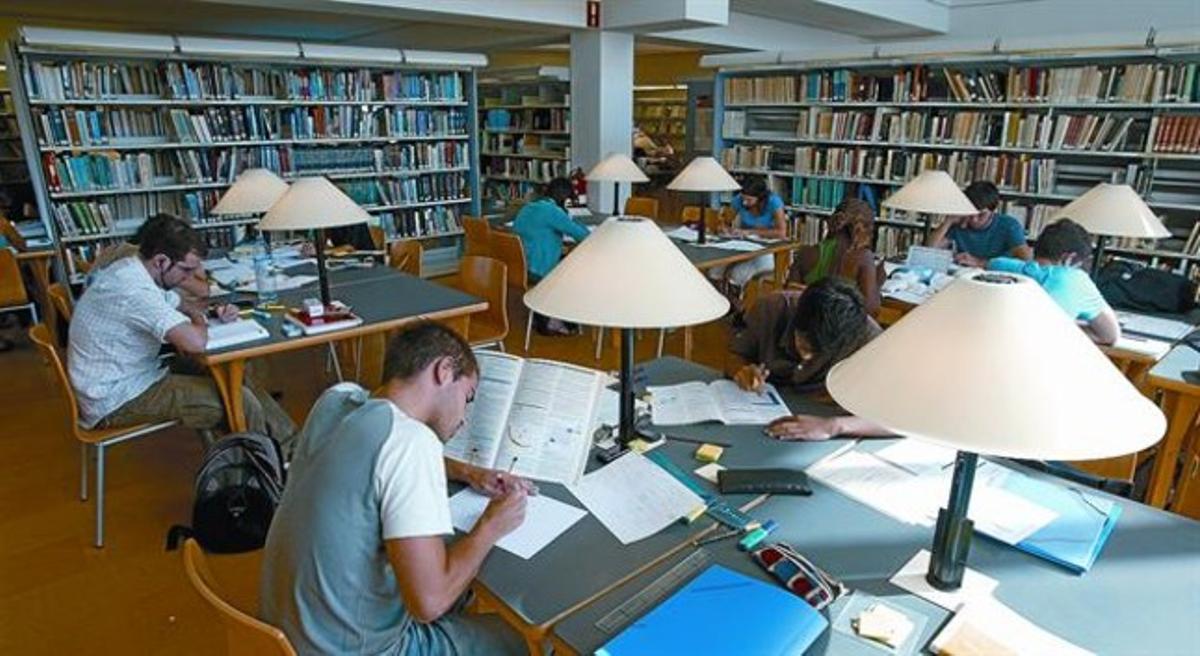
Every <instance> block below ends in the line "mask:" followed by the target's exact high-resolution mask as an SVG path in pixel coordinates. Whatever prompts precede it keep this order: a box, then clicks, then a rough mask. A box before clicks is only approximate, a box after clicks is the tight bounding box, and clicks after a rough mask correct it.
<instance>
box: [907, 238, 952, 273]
mask: <svg viewBox="0 0 1200 656" xmlns="http://www.w3.org/2000/svg"><path fill="white" fill-rule="evenodd" d="M905 264H907V265H908V266H910V267H914V268H919V269H933V270H934V271H941V272H943V273H944V272H946V271H949V270H950V266H951V265H952V264H954V252H953V251H951V250H950V249H948V248H930V247H928V246H916V245H914V246H909V248H908V257H907V259H906V260H905Z"/></svg>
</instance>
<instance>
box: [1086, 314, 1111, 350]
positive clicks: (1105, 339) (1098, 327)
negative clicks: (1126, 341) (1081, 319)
mask: <svg viewBox="0 0 1200 656" xmlns="http://www.w3.org/2000/svg"><path fill="white" fill-rule="evenodd" d="M1082 328H1083V332H1085V333H1087V336H1088V337H1090V338H1091V340H1092V341H1093V342H1096V343H1097V344H1104V345H1106V346H1111V345H1112V344H1116V343H1117V340H1118V339H1121V322H1120V321H1119V320H1118V319H1117V313H1116V312H1113V310H1112V308H1104V309H1103V310H1101V311H1100V314H1098V315H1096V318H1095V319H1092V320H1091V321H1089V322H1088V323H1086V324H1084V325H1083V326H1082Z"/></svg>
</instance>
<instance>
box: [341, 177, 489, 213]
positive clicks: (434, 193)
mask: <svg viewBox="0 0 1200 656" xmlns="http://www.w3.org/2000/svg"><path fill="white" fill-rule="evenodd" d="M336 184H337V185H338V186H339V187H341V189H342V191H344V192H346V195H347V196H349V197H350V198H352V199H354V202H356V203H358V204H359V205H364V206H368V207H371V206H376V207H377V206H381V205H406V204H410V203H431V202H437V201H447V200H458V199H460V198H464V197H466V196H467V178H466V176H465V175H464V174H462V173H458V172H452V173H435V174H428V175H420V176H414V177H409V178H391V179H386V180H348V181H339V182H337V183H336Z"/></svg>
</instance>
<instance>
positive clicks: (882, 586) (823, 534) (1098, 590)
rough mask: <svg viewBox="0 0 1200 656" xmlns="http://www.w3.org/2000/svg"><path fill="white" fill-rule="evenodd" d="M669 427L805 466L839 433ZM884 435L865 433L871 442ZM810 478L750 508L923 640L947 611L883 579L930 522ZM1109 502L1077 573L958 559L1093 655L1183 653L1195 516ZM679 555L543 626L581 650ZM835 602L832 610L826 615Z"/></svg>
mask: <svg viewBox="0 0 1200 656" xmlns="http://www.w3.org/2000/svg"><path fill="white" fill-rule="evenodd" d="M647 372H648V375H649V378H650V380H651V381H652V382H673V381H678V380H680V379H686V378H689V377H690V378H692V379H707V378H709V377H711V376H713V375H714V374H715V372H713V371H712V370H709V369H707V368H705V367H701V366H699V365H695V364H692V363H687V362H683V361H680V360H674V359H666V360H660V361H655V362H654V363H651V364H650V365H649V366H647ZM785 396H787V395H785ZM788 401H789V405H791V406H792V409H793V411H808V410H809V408H811V401H806V400H803V399H794V397H793V398H788ZM675 430H677V431H680V432H685V431H686V433H687V434H688V435H695V436H698V437H700V436H716V435H717V434H721V435H723V436H725V437H726V438H732V439H731V440H730V441H732V442H734V443H735V444H736V447H735V448H733V449H729V450H728V451H726V454H725V455H724V456H723V457H722V459H721V462H722V464H725V465H726V466H738V465H743V466H785V467H796V468H799V467H805V466H807V465H808V464H811V463H812V462H814V461H815V460H817V459H819V458H820V457H822V456H823V455H825V454H827V453H829V452H831V451H832V450H835V449H837V448H839V447H840V446H842V445H843V444H845V442H844V441H843V440H831V441H829V442H824V443H807V444H799V443H779V442H775V441H773V440H770V439H769V438H766V437H764V436H762V435H761V434H758V433H757V432H756V431H754V430H753V429H751V428H748V427H735V428H729V427H716V426H690V427H686V428H683V427H680V428H676V429H675ZM743 433H744V434H743ZM890 442H891V440H875V441H871V442H868V443H865V444H866V446H867V448H869V449H877V448H882V447H883V446H885V445H886V444H888V443H890ZM670 448H672V449H675V447H674V445H672V446H671V447H670ZM670 453H671V455H672V458H673V459H674V460H676V462H677V463H678V464H681V465H683V464H688V463H691V462H692V460H691V457H690V453H689V452H688V451H686V450H682V449H676V450H673V451H671V452H670ZM1026 471H1027V472H1028V470H1026ZM1029 473H1030V474H1031V475H1034V476H1041V474H1038V473H1036V472H1029ZM813 488H814V494H813V495H812V496H811V497H786V496H775V497H771V498H770V499H768V500H767V501H766V502H765V503H764V504H762V505H761V506H759V507H758V508H756V509H754V510H753V511H752V512H751V514H752V515H754V516H756V517H759V518H761V519H768V518H770V519H774V520H775V521H776V522H778V523H779V525H780V528H779V530H777V531H776V532H775V533H774V534H773V535H772V538H771V539H772V540H778V541H783V542H788V543H790V544H791V545H793V546H794V547H796V548H797V550H799V551H800V552H801V553H803V554H805V555H806V556H808V557H809V558H810V559H811V560H812V561H813V562H814V563H815V564H816V565H818V566H819V567H821V568H823V569H825V570H826V571H828V572H830V573H831V574H832V575H833V576H836V577H838V578H840V579H841V580H842V581H843V582H845V583H846V584H847V585H849V586H850V587H851V588H854V589H857V590H860V591H863V592H867V593H870V594H873V595H876V596H881V597H887V598H888V599H887V600H888V601H889V602H890V603H895V604H898V605H901V606H904V607H906V608H908V609H910V610H911V611H912V612H914V613H917V614H920V615H924V616H925V617H927V618H928V619H929V621H928V623H927V624H926V626H925V628H924V630H923V635H922V636H921V644H923V645H924V644H926V643H927V642H928V640H929V639H930V638H931V637H932V636H933V635H934V634H935V633H936V631H937V630H938V629H939V628H940V626H941V623H942V622H943V620H945V619H946V618H947V616H948V613H947V612H946V611H944V610H942V609H941V608H939V607H937V606H935V605H933V604H931V603H929V602H927V601H925V600H923V599H920V598H918V597H915V596H912V595H909V594H907V593H906V592H904V591H903V590H901V589H899V588H896V587H895V586H893V585H892V584H891V583H889V582H888V579H889V578H890V577H891V576H892V575H893V574H894V573H895V572H896V571H897V570H898V569H899V568H900V567H901V566H902V565H903V564H904V563H905V562H907V561H908V560H909V559H910V558H911V557H912V556H913V555H914V554H915V553H916V552H917V551H919V550H921V549H928V548H929V547H930V544H931V542H932V540H933V531H932V529H926V528H922V527H919V526H913V525H908V524H904V523H901V522H898V521H896V520H895V519H892V518H891V517H889V516H887V515H884V514H881V513H879V512H877V511H875V510H873V509H871V508H868V507H867V506H865V505H862V504H859V503H858V502H856V501H854V500H852V499H850V498H849V497H846V496H843V495H842V494H840V493H838V492H836V491H834V490H832V489H829V488H826V487H824V486H822V485H821V484H820V483H817V482H815V481H814V482H813ZM1089 492H1090V493H1094V494H1103V493H1100V492H1096V491H1094V490H1089ZM1118 502H1119V503H1120V504H1121V505H1122V506H1123V514H1122V516H1121V518H1120V520H1119V521H1118V523H1117V526H1116V529H1115V531H1114V532H1113V534H1112V536H1111V537H1110V539H1109V541H1108V543H1107V544H1106V545H1105V547H1104V550H1103V551H1102V552H1101V554H1100V557H1099V559H1098V560H1097V561H1096V564H1095V565H1094V566H1093V567H1092V569H1091V571H1089V572H1088V573H1086V574H1084V575H1082V576H1078V575H1075V574H1072V573H1070V572H1068V571H1067V570H1065V569H1062V568H1060V567H1058V566H1056V565H1054V564H1051V563H1049V562H1047V561H1044V560H1042V559H1040V558H1037V557H1035V556H1032V555H1030V554H1027V553H1025V552H1022V551H1019V550H1016V549H1013V548H1011V547H1008V546H1006V545H1003V544H1001V543H998V542H995V541H993V540H990V539H987V538H981V537H977V538H976V539H975V540H974V541H973V543H972V546H971V555H970V558H969V560H968V564H969V566H970V567H972V568H974V569H977V570H979V571H981V572H983V573H984V574H987V575H988V576H991V577H993V578H995V579H997V580H998V581H999V582H1000V584H999V587H998V588H997V589H996V592H995V596H996V597H997V598H998V599H999V600H1000V601H1001V602H1003V603H1004V604H1006V605H1008V606H1009V607H1011V608H1013V609H1014V610H1016V611H1017V612H1019V613H1021V614H1022V615H1024V616H1025V617H1027V618H1029V619H1031V620H1033V621H1034V622H1036V623H1037V624H1039V625H1041V626H1042V627H1043V628H1045V629H1047V630H1049V631H1052V632H1054V633H1056V634H1058V635H1060V636H1062V637H1063V638H1065V639H1067V640H1070V641H1071V642H1074V643H1075V644H1077V645H1079V646H1081V647H1084V648H1087V649H1090V650H1092V651H1095V652H1097V653H1100V654H1183V653H1195V650H1196V648H1197V645H1200V625H1198V624H1197V623H1196V620H1195V618H1197V617H1200V523H1197V522H1194V521H1192V520H1190V519H1186V518H1183V517H1180V516H1177V515H1172V514H1169V513H1166V512H1163V511H1160V510H1157V509H1154V508H1150V507H1147V506H1144V505H1142V504H1139V503H1135V502H1131V501H1127V500H1124V499H1119V500H1118ZM705 548H706V549H707V550H709V552H710V554H711V555H712V556H714V558H715V560H716V562H718V563H720V564H722V565H725V566H727V567H731V568H733V569H736V570H739V571H741V572H743V573H746V574H748V575H751V576H755V577H758V578H760V579H763V580H769V579H768V578H767V576H766V574H765V573H764V572H763V571H762V570H761V569H759V568H758V566H757V565H755V564H754V563H753V562H752V561H751V560H750V558H749V557H748V556H747V555H746V554H745V553H742V552H739V551H738V550H737V549H736V547H735V545H734V543H733V541H732V540H726V541H722V542H718V543H715V544H712V545H709V546H707V547H705ZM689 551H690V550H689ZM686 554H687V552H686V551H685V552H682V553H681V554H679V555H677V556H673V557H672V559H670V560H669V561H667V562H666V563H664V564H662V565H660V566H658V567H657V568H655V569H653V570H651V571H648V572H646V573H644V574H642V575H641V576H639V577H637V578H636V579H634V580H633V581H630V582H629V583H627V584H625V585H623V586H621V587H619V588H617V589H616V590H614V591H613V592H612V593H610V594H608V595H606V596H604V597H602V598H601V599H600V600H598V601H596V602H594V603H593V604H591V605H589V606H587V607H585V608H583V609H582V610H580V611H579V612H577V613H574V614H572V615H571V616H569V617H568V618H566V619H565V620H563V621H562V622H559V623H558V624H557V625H556V626H555V628H554V633H555V634H556V635H557V636H558V637H559V638H560V639H562V640H563V641H564V642H566V643H567V644H568V645H570V646H572V647H573V648H574V649H575V650H576V651H578V652H580V653H591V652H592V651H593V650H595V649H596V648H597V647H599V646H601V645H602V644H604V643H605V642H607V641H608V640H609V639H611V638H612V637H613V636H612V635H608V634H604V633H603V632H601V631H600V630H599V629H597V628H596V626H595V622H596V621H597V620H598V619H600V618H601V617H603V616H604V615H605V614H606V613H608V612H609V611H611V610H612V609H613V608H615V607H617V606H618V605H620V604H621V603H622V602H624V601H625V600H627V599H628V598H629V597H631V596H633V595H634V594H636V592H637V591H638V590H640V589H642V588H643V587H644V586H646V585H647V584H648V583H650V582H651V581H653V580H654V579H655V578H657V577H658V576H659V575H661V573H663V572H665V571H666V570H667V569H668V568H669V567H670V566H671V565H672V564H673V563H674V562H677V561H678V560H680V559H682V558H683V557H685V556H686ZM594 560H595V559H590V560H589V562H592V561H594ZM837 610H838V608H836V607H835V608H834V609H832V612H833V614H835V615H836V612H837ZM852 642H853V641H852V639H849V638H847V637H846V636H844V635H841V634H838V633H836V632H832V631H827V632H826V634H825V635H824V636H823V637H822V638H821V640H819V641H818V642H817V643H816V644H815V645H814V646H813V648H811V649H810V651H809V653H820V654H826V653H828V654H841V653H858V652H859V650H855V649H854V647H855V645H853V644H852ZM867 653H870V652H869V651H868V652H867Z"/></svg>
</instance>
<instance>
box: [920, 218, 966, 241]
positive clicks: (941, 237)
mask: <svg viewBox="0 0 1200 656" xmlns="http://www.w3.org/2000/svg"><path fill="white" fill-rule="evenodd" d="M958 221H959V217H956V216H947V217H944V218H943V219H942V222H941V223H940V224H938V227H937V228H935V229H934V231H933V232H932V233H930V235H929V239H927V240H926V241H925V245H926V246H929V247H930V248H947V247H948V246H949V245H950V240H949V239H948V238H946V234H947V233H949V232H950V228H953V227H954V226H956V225H958Z"/></svg>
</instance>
